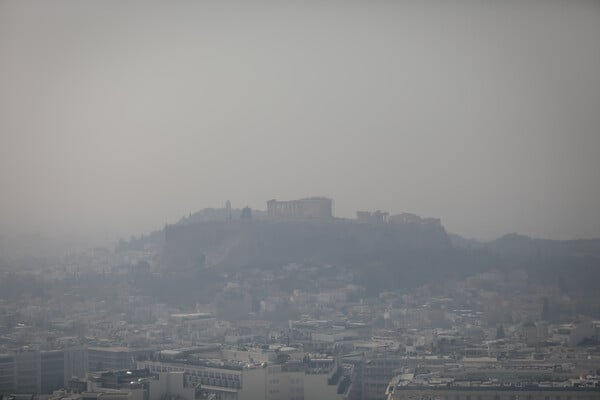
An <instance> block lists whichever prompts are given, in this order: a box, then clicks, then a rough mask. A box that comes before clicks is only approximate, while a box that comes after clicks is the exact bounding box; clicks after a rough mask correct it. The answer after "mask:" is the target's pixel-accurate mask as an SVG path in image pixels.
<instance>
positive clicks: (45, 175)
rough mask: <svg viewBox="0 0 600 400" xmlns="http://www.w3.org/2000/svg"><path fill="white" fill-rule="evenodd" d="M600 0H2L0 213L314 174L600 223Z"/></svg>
mask: <svg viewBox="0 0 600 400" xmlns="http://www.w3.org/2000/svg"><path fill="white" fill-rule="evenodd" d="M599 18H600V5H599V4H598V3H596V2H590V1H573V2H568V3H567V2H560V1H546V2H537V1H520V2H512V1H506V2H502V3H500V2H494V3H491V2H482V3H474V2H468V1H453V2H447V3H446V2H444V3H439V2H417V1H414V2H411V1H405V2H376V3H372V2H369V3H367V2H328V3H326V4H325V3H321V4H318V3H308V4H306V3H300V2H298V3H285V4H281V3H279V4H275V3H270V2H251V3H250V2H218V3H208V2H169V3H162V2H152V1H150V2H148V1H130V2H116V1H109V2H104V1H103V2H75V1H55V2H51V3H50V2H32V1H2V2H0V57H1V58H2V62H1V63H0V87H1V88H2V89H1V90H0V187H1V189H2V200H1V201H0V227H1V228H0V230H1V233H2V234H5V235H12V234H15V233H32V232H41V233H42V234H44V235H54V234H57V235H65V234H71V235H73V234H74V235H89V236H91V237H100V238H104V239H110V240H113V239H116V238H118V237H129V235H130V234H140V233H145V232H146V233H147V232H149V231H151V230H154V229H157V228H161V227H162V226H164V224H165V223H173V222H175V221H177V220H178V219H179V218H180V217H181V216H182V215H187V214H188V213H189V212H194V211H196V210H199V209H202V208H205V207H223V204H224V202H225V200H230V201H231V202H232V204H233V205H234V206H235V207H243V206H246V205H248V206H250V207H252V208H255V209H264V208H265V201H266V200H268V199H271V198H276V199H280V200H286V199H295V198H300V197H304V196H307V195H324V196H328V197H330V198H333V199H335V205H334V213H335V215H336V216H341V217H352V216H353V215H354V212H355V211H356V210H361V209H368V210H374V209H381V210H384V211H389V212H392V213H400V212H414V213H416V214H419V215H427V216H434V217H438V218H441V219H442V222H443V223H444V226H445V227H446V229H447V230H448V231H450V232H456V233H459V234H461V235H463V236H466V237H475V238H478V239H485V240H490V239H494V238H496V237H498V236H500V235H502V234H505V233H509V232H519V233H522V234H527V235H531V236H535V237H545V238H555V239H573V238H580V237H598V236H600V208H599V207H598V203H599V200H600V179H598V172H599V171H600V158H599V157H598V155H597V153H598V149H600V134H599V130H598V127H599V126H600V113H598V110H600V97H599V95H598V94H599V93H600V74H598V71H600V48H599V47H598V43H599V42H600V24H599V22H598V21H599Z"/></svg>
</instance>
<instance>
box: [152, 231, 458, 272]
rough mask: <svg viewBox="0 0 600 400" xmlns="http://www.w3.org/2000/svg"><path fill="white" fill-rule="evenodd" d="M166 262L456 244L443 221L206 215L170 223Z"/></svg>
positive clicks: (388, 252) (279, 261)
mask: <svg viewBox="0 0 600 400" xmlns="http://www.w3.org/2000/svg"><path fill="white" fill-rule="evenodd" d="M165 233H166V235H165V239H166V240H165V246H164V249H163V254H162V260H163V266H164V268H166V269H167V270H170V271H189V270H193V269H197V268H202V267H224V268H234V269H235V268H243V267H248V266H264V267H269V266H277V265H284V264H287V263H291V262H308V261H310V262H316V263H323V264H325V263H331V264H350V265H351V264H355V263H358V262H361V263H362V262H368V261H369V260H372V259H381V258H382V257H383V258H386V257H387V258H392V259H393V258H395V256H397V255H399V254H402V253H404V252H407V251H408V252H414V251H424V250H428V251H429V250H444V249H449V248H450V247H451V245H450V241H449V239H448V236H447V235H446V231H445V229H444V228H443V226H441V225H439V224H411V223H386V224H362V223H357V222H355V221H350V220H333V221H318V220H314V221H313V220H306V221H276V220H260V221H258V220H251V221H207V222H200V223H195V224H189V225H184V226H180V225H177V226H175V225H174V226H168V227H167V228H166V231H165Z"/></svg>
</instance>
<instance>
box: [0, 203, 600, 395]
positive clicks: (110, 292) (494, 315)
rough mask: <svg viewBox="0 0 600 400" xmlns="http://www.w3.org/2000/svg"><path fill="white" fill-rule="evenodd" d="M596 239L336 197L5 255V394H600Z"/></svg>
mask: <svg viewBox="0 0 600 400" xmlns="http://www.w3.org/2000/svg"><path fill="white" fill-rule="evenodd" d="M598 250H599V243H598V242H597V241H593V240H592V241H543V240H534V239H530V238H525V237H521V236H518V235H507V236H506V237H504V238H500V239H499V240H497V241H495V242H490V243H483V242H476V241H473V240H467V239H464V238H461V237H459V236H458V235H452V234H448V233H447V232H446V231H445V229H444V227H443V225H442V223H441V221H440V220H439V219H436V218H424V217H420V216H417V215H414V214H409V213H403V214H397V215H390V214H388V213H386V212H383V211H373V212H369V211H359V212H357V214H356V218H355V219H344V218H336V217H335V216H334V214H333V202H332V200H331V199H328V198H324V197H311V198H306V199H300V200H294V201H285V202H281V201H277V200H271V201H269V202H267V209H266V211H261V210H252V209H250V208H248V207H245V208H241V209H238V208H232V206H231V203H230V202H229V201H228V202H226V204H225V206H224V207H223V208H218V209H205V210H201V211H199V212H197V213H194V214H190V215H189V216H186V217H184V218H182V219H181V220H180V221H178V222H177V223H174V224H170V225H167V226H165V227H164V229H161V230H158V231H155V232H152V233H149V234H146V235H142V236H140V237H132V238H131V239H129V240H121V241H120V242H119V243H117V244H115V245H114V246H113V247H111V248H107V247H97V248H92V249H89V250H86V251H81V252H73V253H69V254H66V255H64V256H61V257H48V258H40V257H38V258H31V257H30V258H25V257H21V258H18V257H15V256H11V257H8V256H4V257H3V258H1V260H2V272H1V279H0V285H1V292H0V335H1V336H0V393H3V394H4V398H6V399H15V400H21V399H28V400H32V399H44V400H61V399H64V400H88V399H90V400H91V399H98V400H100V399H119V400H120V399H127V400H154V399H156V400H159V399H181V400H194V399H215V400H217V399H219V400H228V399H231V400H234V399H280V400H302V399H307V400H308V399H323V400H330V399H331V400H333V399H340V400H341V399H355V400H383V399H387V400H395V399H440V400H517V399H526V400H533V399H535V400H537V399H540V400H590V399H597V398H600V376H599V375H600V312H599V311H600V310H599V303H598V297H597V296H598V294H597V282H598V280H597V279H596V278H597V274H598V272H597V271H596V268H594V267H596V266H597V262H598V261H597V260H598ZM432 254H433V255H436V254H437V255H438V256H433V255H432ZM403 271H404V272H403ZM406 271H408V272H406ZM574 271H578V273H577V275H578V277H579V279H584V280H588V281H590V282H588V285H587V286H586V285H585V284H581V283H580V282H579V281H573V276H572V275H573V273H574Z"/></svg>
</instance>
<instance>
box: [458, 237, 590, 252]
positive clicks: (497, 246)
mask: <svg viewBox="0 0 600 400" xmlns="http://www.w3.org/2000/svg"><path fill="white" fill-rule="evenodd" d="M448 236H449V238H450V241H451V243H452V245H453V246H455V247H457V248H463V249H485V250H488V251H490V252H492V253H495V254H504V255H513V256H529V257H538V256H547V257H548V256H549V257H573V256H575V257H584V256H591V257H599V258H600V238H598V239H596V238H594V239H572V240H554V239H539V238H532V237H529V236H525V235H521V234H518V233H509V234H506V235H504V236H501V237H499V238H498V239H495V240H492V241H490V242H480V241H477V240H474V239H466V238H464V237H462V236H460V235H457V234H449V235H448Z"/></svg>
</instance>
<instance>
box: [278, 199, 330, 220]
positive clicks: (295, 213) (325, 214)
mask: <svg viewBox="0 0 600 400" xmlns="http://www.w3.org/2000/svg"><path fill="white" fill-rule="evenodd" d="M267 214H268V216H269V217H272V218H301V219H305V218H332V217H333V202H332V200H331V199H328V198H326V197H308V198H305V199H300V200H291V201H277V200H274V199H273V200H269V201H267Z"/></svg>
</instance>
